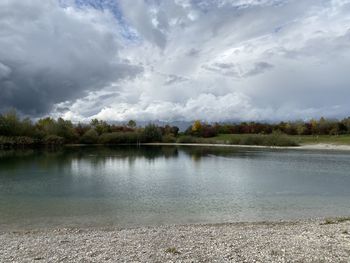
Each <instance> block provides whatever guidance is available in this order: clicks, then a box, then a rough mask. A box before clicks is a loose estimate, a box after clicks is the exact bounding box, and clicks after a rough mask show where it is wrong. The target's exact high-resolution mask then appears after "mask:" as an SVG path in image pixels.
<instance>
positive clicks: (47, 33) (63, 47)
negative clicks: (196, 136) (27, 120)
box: [0, 0, 350, 121]
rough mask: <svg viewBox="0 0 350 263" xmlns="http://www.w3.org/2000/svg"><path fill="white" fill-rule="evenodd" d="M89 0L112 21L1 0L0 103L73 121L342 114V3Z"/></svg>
mask: <svg viewBox="0 0 350 263" xmlns="http://www.w3.org/2000/svg"><path fill="white" fill-rule="evenodd" d="M96 1H97V2H100V3H103V2H108V3H109V5H108V6H110V5H111V4H113V3H114V4H115V5H116V6H117V7H118V8H119V9H118V10H119V13H118V16H117V17H119V18H118V19H116V14H114V15H113V14H112V13H111V11H110V10H111V9H108V8H107V7H106V8H105V9H104V10H100V9H99V10H96V9H94V8H93V7H90V8H89V7H88V5H86V6H84V8H81V7H78V6H76V5H75V4H73V2H74V1H69V0H65V7H64V8H63V7H62V6H60V5H59V4H58V1H55V0H48V1H40V0H12V1H4V2H0V28H1V31H0V92H1V96H0V105H1V106H0V108H1V107H2V108H3V109H5V108H8V107H16V108H18V109H19V110H21V111H22V112H23V113H25V114H32V115H40V114H44V113H49V112H50V113H51V114H54V115H55V116H63V117H65V118H70V119H73V120H89V119H90V118H92V117H98V118H102V119H106V120H127V119H131V118H133V119H143V120H155V119H159V120H193V119H198V118H199V119H203V120H208V121H220V120H259V119H260V120H261V119H263V120H279V119H285V118H288V119H296V118H304V119H307V118H311V117H320V116H322V115H323V116H329V117H343V116H346V115H350V107H349V106H348V98H350V89H349V83H350V75H349V74H348V69H349V67H350V16H349V13H350V0H329V1H322V0H310V1H289V0H263V1H261V0H210V1H209V0H164V1H157V0H147V1H145V0H133V1H129V0H118V1H117V0H115V1H114V0H113V1H100V0H96ZM61 2H62V1H61ZM89 2H92V0H90V1H89ZM114 11H115V10H114ZM126 29H127V30H126ZM125 32H128V34H129V35H128V34H126V33H125ZM0 110H1V109H0Z"/></svg>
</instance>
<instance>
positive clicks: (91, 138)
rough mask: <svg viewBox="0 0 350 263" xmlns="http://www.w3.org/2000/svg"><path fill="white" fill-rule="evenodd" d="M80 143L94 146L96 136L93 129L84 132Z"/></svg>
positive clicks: (96, 139) (96, 140)
mask: <svg viewBox="0 0 350 263" xmlns="http://www.w3.org/2000/svg"><path fill="white" fill-rule="evenodd" d="M80 142H81V143H85V144H96V143H97V142H98V134H97V132H96V131H95V129H90V130H88V131H87V132H85V133H84V135H83V136H82V137H81V138H80Z"/></svg>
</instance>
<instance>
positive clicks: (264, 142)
mask: <svg viewBox="0 0 350 263" xmlns="http://www.w3.org/2000/svg"><path fill="white" fill-rule="evenodd" d="M229 143H230V144H239V145H261V146H297V145H298V144H297V143H296V142H295V141H294V140H292V139H291V138H289V137H287V136H286V135H284V134H282V133H272V134H269V135H246V136H242V137H235V138H231V139H230V141H229Z"/></svg>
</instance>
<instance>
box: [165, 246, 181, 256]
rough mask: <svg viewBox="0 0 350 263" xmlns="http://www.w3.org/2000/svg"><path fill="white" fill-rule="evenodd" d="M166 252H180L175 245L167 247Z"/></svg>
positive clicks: (176, 253) (177, 253)
mask: <svg viewBox="0 0 350 263" xmlns="http://www.w3.org/2000/svg"><path fill="white" fill-rule="evenodd" d="M165 252H166V253H170V254H174V255H179V254H181V253H180V252H179V251H178V250H177V249H176V248H175V247H169V248H167V249H166V250H165Z"/></svg>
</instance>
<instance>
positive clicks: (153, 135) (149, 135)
mask: <svg viewBox="0 0 350 263" xmlns="http://www.w3.org/2000/svg"><path fill="white" fill-rule="evenodd" d="M142 137H143V139H144V140H145V141H146V142H160V141H161V140H162V132H161V131H160V129H159V128H158V126H156V125H154V124H148V125H147V126H146V127H145V128H144V130H143V132H142Z"/></svg>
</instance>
